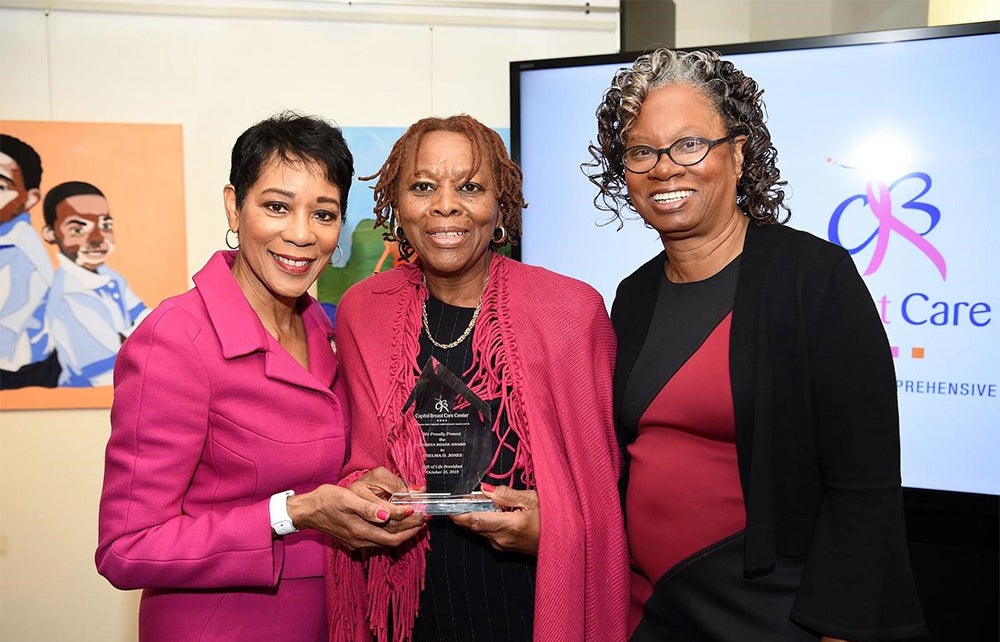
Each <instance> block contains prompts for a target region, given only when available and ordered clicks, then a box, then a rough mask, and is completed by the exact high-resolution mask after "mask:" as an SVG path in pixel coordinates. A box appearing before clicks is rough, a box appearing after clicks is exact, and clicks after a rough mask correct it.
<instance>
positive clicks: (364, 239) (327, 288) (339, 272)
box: [317, 219, 392, 304]
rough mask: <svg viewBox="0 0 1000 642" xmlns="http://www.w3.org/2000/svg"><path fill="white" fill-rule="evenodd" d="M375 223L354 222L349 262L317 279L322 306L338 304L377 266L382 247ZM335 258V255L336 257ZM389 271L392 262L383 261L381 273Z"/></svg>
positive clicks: (333, 268)
mask: <svg viewBox="0 0 1000 642" xmlns="http://www.w3.org/2000/svg"><path fill="white" fill-rule="evenodd" d="M373 225H375V219H364V220H361V221H358V225H357V226H356V227H355V228H354V234H353V235H352V237H351V258H350V260H349V261H348V262H347V265H345V266H343V267H329V268H327V269H325V270H324V271H323V274H322V275H320V277H319V283H318V285H317V288H318V289H319V297H318V298H319V300H320V301H322V302H324V303H334V304H336V303H339V302H340V297H342V296H344V292H346V291H347V288H349V287H351V286H352V285H354V284H355V283H357V282H358V281H360V280H361V279H363V278H365V277H367V276H371V274H372V271H373V270H374V269H375V264H376V263H378V260H379V258H380V257H381V256H382V252H383V251H384V250H385V244H384V243H383V242H382V232H383V230H382V229H381V228H379V229H377V230H375V229H372V226H373ZM338 254H339V253H338ZM391 267H392V258H391V257H390V258H389V259H387V260H386V264H385V265H383V266H382V269H383V270H386V269H389V268H391Z"/></svg>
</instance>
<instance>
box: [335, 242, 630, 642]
mask: <svg viewBox="0 0 1000 642" xmlns="http://www.w3.org/2000/svg"><path fill="white" fill-rule="evenodd" d="M426 296H427V291H426V288H425V286H424V285H423V282H422V275H421V272H420V269H419V267H418V266H416V265H408V266H402V267H399V268H395V269H393V270H390V271H388V272H385V273H383V274H379V275H377V276H374V277H371V278H368V279H366V280H364V281H362V282H361V283H359V284H357V285H356V286H354V287H353V288H351V289H350V290H349V291H348V292H347V293H346V294H345V295H344V297H343V299H342V300H341V302H340V305H339V309H338V316H337V346H338V357H339V358H340V362H341V367H342V368H344V376H345V379H346V382H347V386H348V390H349V393H350V397H351V402H352V414H353V417H354V425H353V426H352V439H351V456H350V459H349V461H348V464H347V466H345V469H344V470H345V473H346V476H345V478H344V479H343V481H342V482H341V483H342V484H345V485H347V484H350V483H351V482H353V481H354V480H356V479H357V478H358V477H359V476H361V475H362V474H363V473H364V472H365V471H367V470H370V469H372V468H375V467H377V466H386V467H387V468H389V469H390V470H393V471H394V472H396V473H398V474H399V475H400V476H401V477H402V478H403V479H405V480H406V481H407V482H408V483H410V484H411V485H421V484H423V482H424V452H423V447H422V443H423V434H422V432H421V429H420V426H419V424H418V423H417V422H416V420H415V419H414V418H413V413H412V412H408V413H407V414H406V415H405V416H404V415H402V414H401V409H402V407H403V404H404V402H405V400H406V398H407V396H408V395H409V393H410V391H411V390H412V388H413V384H414V382H415V381H416V376H417V374H418V373H417V370H416V365H417V364H416V358H417V354H418V352H419V338H420V332H421V321H420V310H421V305H422V303H423V300H424V299H425V298H426ZM472 341H473V344H472V345H473V352H474V354H475V360H476V361H475V363H476V366H475V369H474V373H473V376H472V379H471V385H470V388H472V390H473V391H474V392H476V393H477V394H479V395H480V396H482V397H484V398H497V397H499V398H501V406H502V408H503V411H504V412H505V413H506V415H507V420H508V423H509V425H510V428H511V429H512V430H514V431H515V432H516V433H517V435H518V437H519V443H520V444H523V445H527V449H528V450H530V453H531V454H530V457H528V456H527V453H525V452H523V451H521V452H519V453H518V455H517V457H518V459H519V461H518V467H519V468H521V469H523V470H524V475H525V480H526V481H527V482H528V484H529V485H533V486H534V487H535V488H536V490H537V491H538V496H539V503H540V506H541V522H542V523H541V540H540V543H539V554H538V567H537V568H538V570H537V582H536V593H535V639H537V640H540V641H544V640H555V639H558V640H570V641H571V640H588V641H589V640H593V641H595V642H596V641H601V642H614V641H616V640H624V639H625V636H626V626H627V610H628V560H627V552H626V543H625V536H624V531H623V526H622V516H621V510H620V505H619V501H618V492H617V480H618V472H619V470H620V465H621V457H620V452H619V450H618V446H617V444H616V442H615V436H614V430H613V426H612V419H611V375H612V370H613V366H614V349H615V340H614V333H613V330H612V328H611V323H610V321H609V320H608V317H607V312H606V311H605V308H604V304H603V301H602V299H601V297H600V295H599V294H598V293H597V292H596V291H594V290H593V288H591V287H590V286H587V285H586V284H583V283H581V282H579V281H576V280H573V279H569V278H567V277H563V276H560V275H557V274H554V273H552V272H549V271H547V270H543V269H541V268H537V267H531V266H526V265H523V264H520V263H517V262H515V261H511V260H509V259H506V258H504V257H501V256H494V257H493V260H492V261H491V264H490V276H489V284H488V286H487V289H486V292H485V293H484V296H483V305H482V312H481V313H480V318H479V320H478V322H477V324H476V328H475V331H474V332H473V337H472ZM511 390H512V391H513V393H512V394H508V391H511ZM427 549H428V537H427V534H426V532H425V533H422V534H421V535H419V536H418V537H417V538H416V539H415V540H414V541H413V542H411V543H410V544H408V545H406V546H403V547H401V548H400V549H397V550H394V551H387V550H378V551H372V552H365V553H349V552H347V551H345V550H344V549H342V548H340V547H339V546H337V545H336V544H331V546H330V547H329V549H328V555H327V606H328V613H329V617H330V628H331V638H330V639H331V640H332V641H337V642H342V641H355V640H367V639H371V635H372V632H374V634H375V636H376V637H377V638H378V639H379V640H390V639H391V640H396V641H400V642H402V641H405V640H408V639H409V638H410V631H411V629H412V626H413V622H414V620H415V619H416V616H417V609H418V606H419V603H420V591H421V590H422V588H423V583H424V567H425V554H426V552H427ZM390 609H391V614H392V617H391V622H392V628H393V631H391V637H390V631H388V622H389V617H388V616H389V613H390Z"/></svg>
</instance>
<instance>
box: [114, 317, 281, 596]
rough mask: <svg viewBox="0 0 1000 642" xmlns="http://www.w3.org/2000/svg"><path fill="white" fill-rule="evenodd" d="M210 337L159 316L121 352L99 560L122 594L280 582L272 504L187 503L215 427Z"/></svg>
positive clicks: (190, 323) (189, 322)
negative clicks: (202, 339)
mask: <svg viewBox="0 0 1000 642" xmlns="http://www.w3.org/2000/svg"><path fill="white" fill-rule="evenodd" d="M201 331H202V329H201V328H200V327H199V326H198V324H197V323H196V322H195V321H194V320H193V319H192V318H191V317H190V316H189V315H188V314H187V313H185V312H184V311H182V310H179V309H177V308H168V309H166V310H165V311H162V310H157V311H156V312H154V314H153V317H152V318H150V319H148V320H147V322H146V323H144V324H143V325H142V326H141V327H140V328H139V329H138V330H137V331H136V332H135V333H134V334H133V335H132V337H130V338H129V339H128V341H127V342H126V343H125V344H124V345H123V347H122V350H121V351H120V352H119V354H118V359H117V365H116V369H115V401H114V405H113V407H112V410H111V437H110V439H109V441H108V446H107V451H106V456H105V472H104V490H103V492H102V494H101V504H100V518H99V543H98V549H97V554H96V561H97V568H98V571H99V572H100V573H101V575H103V576H105V577H106V578H107V579H108V580H109V581H110V582H111V583H112V584H113V585H115V586H116V587H118V588H120V589H133V588H148V587H170V588H220V587H231V586H272V585H274V584H275V582H276V581H277V579H278V575H279V569H280V568H281V559H282V552H283V549H282V544H281V543H280V542H272V537H271V530H270V528H269V524H270V519H269V516H268V506H267V502H266V501H257V502H252V503H248V504H246V505H241V506H234V507H232V508H228V509H225V510H213V509H211V508H206V509H203V510H198V511H197V512H196V514H191V512H189V511H188V510H187V509H188V508H189V507H188V506H186V505H185V497H186V496H187V493H188V491H189V485H190V483H191V480H192V477H193V475H194V471H195V468H196V466H197V464H198V461H199V458H200V457H201V453H202V448H203V445H204V443H205V439H206V435H207V433H208V430H209V426H210V421H211V419H210V413H209V410H210V409H209V399H210V389H211V381H212V377H211V373H210V372H209V370H208V369H207V367H206V365H205V362H204V359H203V357H204V354H203V353H204V352H205V349H204V346H202V345H196V339H197V337H198V335H199V333H200V332H201ZM220 358H221V357H220Z"/></svg>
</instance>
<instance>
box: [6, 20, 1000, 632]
mask: <svg viewBox="0 0 1000 642" xmlns="http://www.w3.org/2000/svg"><path fill="white" fill-rule="evenodd" d="M555 1H558V0H555ZM904 1H905V0H904ZM908 1H909V4H910V5H916V6H917V7H918V10H919V11H924V10H925V7H926V3H923V2H922V0H908ZM990 1H991V2H992V3H993V4H994V7H993V9H992V11H993V15H992V16H985V17H984V18H982V19H986V18H997V17H1000V15H998V14H1000V12H997V11H996V7H995V5H996V0H990ZM844 3H845V0H798V1H796V2H791V1H789V2H783V3H782V2H763V1H758V2H751V1H750V0H677V1H676V5H677V37H676V42H677V44H678V45H679V46H693V45H708V44H722V43H734V42H745V41H749V40H765V39H774V38H786V37H799V36H811V35H823V34H826V33H833V32H835V25H834V22H835V21H836V20H838V18H837V16H838V15H843V14H844V12H843V11H842V8H843V5H844ZM20 4H22V5H23V4H25V3H20ZM27 4H29V5H30V4H32V3H27ZM34 4H41V3H34ZM48 4H49V5H50V6H51V5H55V6H59V4H60V3H59V2H58V1H54V2H49V3H48ZM75 4H76V5H85V4H86V3H85V2H77V3H75ZM97 4H101V5H108V4H110V3H108V2H103V3H97ZM131 4H133V5H134V4H135V3H131ZM154 4H155V3H154ZM175 4H178V3H175ZM197 4H198V3H195V5H197ZM269 4H275V3H269ZM277 4H282V3H277ZM285 4H288V5H295V4H302V3H294V2H289V3H285ZM484 4H491V3H484ZM492 4H495V3H492ZM563 4H566V3H565V2H564V3H563ZM601 4H603V5H604V6H607V5H608V2H603V3H602V2H592V5H601ZM888 4H892V5H894V6H896V5H899V4H900V3H898V2H895V3H888ZM14 5H18V3H17V2H15V0H5V2H4V7H5V8H3V9H0V69H2V70H3V71H2V73H0V129H2V121H3V120H13V119H17V120H66V121H109V122H139V123H180V124H181V125H182V126H183V131H184V154H185V185H184V188H185V194H186V208H187V212H186V214H187V234H188V238H187V247H188V270H189V274H190V273H193V272H194V271H195V270H196V269H197V268H199V267H200V266H201V265H202V264H203V263H204V261H205V260H206V259H207V257H208V256H209V255H210V254H211V252H212V251H214V250H215V249H218V248H220V247H222V243H223V232H224V231H225V229H226V228H225V223H224V219H223V213H222V208H221V200H220V194H221V188H222V185H223V184H224V183H225V179H226V176H227V174H228V153H229V149H230V146H231V145H232V142H233V140H234V139H235V137H236V136H237V135H238V133H239V132H240V131H242V130H243V129H244V128H246V127H247V126H248V125H249V124H251V123H252V122H254V121H256V120H259V119H260V118H262V117H265V116H267V115H268V114H270V113H272V112H274V111H276V110H279V109H282V108H295V109H298V110H301V111H305V112H311V113H318V114H322V115H325V116H328V117H331V118H334V119H336V120H337V121H338V122H339V123H340V124H341V125H343V126H405V125H407V124H409V123H410V122H412V121H414V120H416V119H418V118H420V117H423V116H426V115H431V114H437V115H447V114H451V113H455V112H466V113H470V114H472V115H474V116H476V117H478V118H480V119H481V120H483V121H484V122H486V123H487V124H489V125H492V126H495V127H506V126H508V125H509V98H508V67H507V63H508V62H509V61H510V60H525V59H534V58H547V57H566V56H575V55H583V54H600V53H611V52H614V51H616V50H617V48H618V42H619V36H618V32H617V16H616V15H614V14H611V15H610V17H609V14H607V13H603V14H600V13H597V14H594V15H590V16H586V15H575V14H574V15H573V16H572V19H560V20H561V22H560V20H555V21H547V22H545V23H544V24H545V25H547V26H544V27H538V28H531V27H527V26H525V24H527V23H532V21H533V17H532V16H533V14H531V13H530V12H528V13H527V14H525V13H524V12H520V13H518V12H506V13H503V12H501V13H503V15H504V16H506V17H510V19H509V20H507V21H506V23H507V24H508V25H511V26H483V24H484V22H485V23H486V24H491V25H497V24H499V23H502V22H504V21H503V20H493V19H488V20H486V21H483V20H479V21H478V24H473V23H476V22H477V21H476V20H475V19H469V20H466V21H465V23H467V24H465V23H463V22H462V21H461V20H443V19H430V18H429V19H428V20H427V21H426V22H425V23H423V24H421V23H420V21H419V20H414V19H412V18H408V19H407V20H402V21H400V20H395V19H392V17H391V16H388V17H387V18H386V20H385V22H378V21H372V20H371V19H369V20H368V21H364V22H344V21H340V20H331V19H326V20H318V19H309V20H295V19H287V18H283V19H278V18H231V17H230V18H225V17H220V16H206V17H191V16H187V17H185V16H178V15H146V14H137V13H125V12H122V13H88V12H74V11H58V10H56V11H52V12H51V13H49V14H48V15H46V13H45V12H44V11H42V10H38V9H14V8H11V7H12V6H14ZM920 7H924V9H921V8H920ZM897 9H898V7H896V9H894V10H897ZM410 11H411V13H412V12H413V11H416V10H410ZM560 15H566V14H560ZM910 20H912V15H908V16H907V17H906V21H910ZM609 21H610V23H609ZM542 22H543V21H542V20H539V21H538V23H539V24H542ZM938 22H947V18H946V17H945V18H940V17H939V18H938ZM431 23H437V24H436V25H433V24H431ZM608 24H611V26H610V27H608V26H607V25H608ZM601 25H604V26H601ZM893 26H912V25H910V24H898V25H894V24H888V25H887V24H884V23H879V24H875V25H866V24H860V25H857V26H855V27H853V30H866V29H871V28H888V27H893ZM108 430H109V428H108V413H107V411H106V410H60V411H33V412H25V411H17V412H14V411H2V412H0V640H10V641H12V642H13V641H15V640H16V641H19V642H20V641H36V640H37V641H40V642H49V641H55V640H77V641H82V642H87V641H90V640H93V641H98V640H99V641H101V642H117V641H123V642H126V641H131V640H134V639H135V618H136V604H137V601H138V596H137V595H136V594H134V593H123V592H118V591H116V590H114V589H113V588H111V587H110V585H108V584H107V582H105V581H104V580H103V579H102V578H100V577H99V576H98V575H97V574H96V571H95V570H94V565H93V551H94V548H95V546H96V531H97V519H96V512H97V501H98V496H99V493H100V485H101V475H102V471H103V462H102V457H103V447H104V442H105V441H106V439H107V434H108Z"/></svg>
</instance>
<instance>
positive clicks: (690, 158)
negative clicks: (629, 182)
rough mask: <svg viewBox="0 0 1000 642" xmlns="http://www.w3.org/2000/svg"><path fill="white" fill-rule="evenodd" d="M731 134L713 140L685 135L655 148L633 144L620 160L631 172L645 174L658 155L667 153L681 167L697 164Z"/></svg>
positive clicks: (651, 167)
mask: <svg viewBox="0 0 1000 642" xmlns="http://www.w3.org/2000/svg"><path fill="white" fill-rule="evenodd" d="M732 138H733V135H732V134H730V135H729V136H723V137H722V138H716V139H715V140H709V139H707V138H702V137H701V136H687V137H685V138H681V139H679V140H676V141H674V144H673V145H671V146H670V147H663V148H661V149H656V148H655V147H650V146H649V145H635V146H634V147H629V148H628V149H626V150H625V154H624V156H623V158H622V161H623V162H624V163H625V169H627V170H628V171H630V172H632V173H633V174H645V173H647V172H649V171H650V170H652V169H653V168H654V167H656V164H657V163H659V162H660V156H662V155H663V154H666V155H667V158H669V159H670V160H672V161H673V162H674V163H676V164H678V165H681V166H683V167H688V166H690V165H697V164H698V163H700V162H701V161H703V160H705V157H706V156H708V152H710V151H712V148H713V147H715V146H716V145H718V144H720V143H724V142H726V141H728V140H732Z"/></svg>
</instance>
